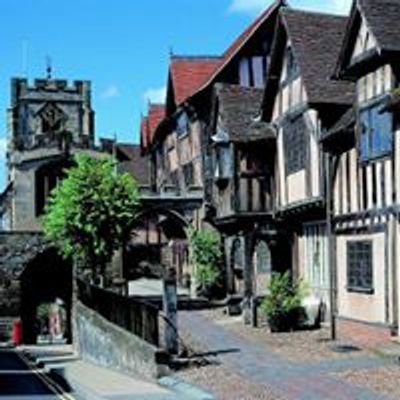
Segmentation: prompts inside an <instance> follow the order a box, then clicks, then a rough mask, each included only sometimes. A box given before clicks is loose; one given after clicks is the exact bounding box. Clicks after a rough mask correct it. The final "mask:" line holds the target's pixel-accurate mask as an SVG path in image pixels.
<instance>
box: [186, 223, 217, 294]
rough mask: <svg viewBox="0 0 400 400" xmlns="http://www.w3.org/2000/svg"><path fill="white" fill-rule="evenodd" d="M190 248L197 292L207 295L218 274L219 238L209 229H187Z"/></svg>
mask: <svg viewBox="0 0 400 400" xmlns="http://www.w3.org/2000/svg"><path fill="white" fill-rule="evenodd" d="M187 235H188V239H189V248H190V260H191V263H192V265H193V267H194V277H195V279H196V282H197V284H198V288H197V289H198V291H199V292H200V293H202V294H205V295H208V294H209V293H210V291H211V289H212V287H213V286H215V285H216V283H217V281H218V278H219V277H220V273H219V270H218V266H219V264H220V262H221V255H222V254H221V237H220V235H219V234H218V232H216V231H213V230H211V229H202V230H195V229H193V228H188V229H187Z"/></svg>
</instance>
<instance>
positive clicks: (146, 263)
mask: <svg viewBox="0 0 400 400" xmlns="http://www.w3.org/2000/svg"><path fill="white" fill-rule="evenodd" d="M189 225H190V223H189V221H187V220H186V218H185V217H184V216H183V215H181V214H180V213H178V212H177V211H175V210H171V209H165V208H148V209H145V210H143V211H142V212H141V213H139V215H138V216H137V217H136V224H135V227H134V232H133V234H132V238H131V240H130V242H129V243H128V245H127V246H126V254H125V257H124V266H125V268H124V269H125V277H126V278H128V280H134V279H136V278H140V277H149V278H160V277H161V275H162V274H163V266H166V265H168V266H171V267H174V268H175V270H176V272H177V280H178V282H179V283H181V284H182V285H183V286H187V285H188V283H189V281H190V279H189V278H188V275H190V267H189V252H188V242H187V234H186V228H187V227H188V226H189Z"/></svg>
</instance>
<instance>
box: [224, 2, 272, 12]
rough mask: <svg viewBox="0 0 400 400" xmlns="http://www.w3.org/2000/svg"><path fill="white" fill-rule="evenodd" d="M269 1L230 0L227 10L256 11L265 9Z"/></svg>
mask: <svg viewBox="0 0 400 400" xmlns="http://www.w3.org/2000/svg"><path fill="white" fill-rule="evenodd" d="M270 3H271V1H270V0H232V2H231V5H230V6H229V11H230V12H246V13H257V12H259V11H261V10H263V9H265V8H266V7H267V6H268V5H269V4H270Z"/></svg>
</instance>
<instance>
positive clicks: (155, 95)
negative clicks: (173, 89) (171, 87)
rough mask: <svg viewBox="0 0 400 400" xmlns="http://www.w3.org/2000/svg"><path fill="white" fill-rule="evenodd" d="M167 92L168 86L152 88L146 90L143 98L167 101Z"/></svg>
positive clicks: (161, 101)
mask: <svg viewBox="0 0 400 400" xmlns="http://www.w3.org/2000/svg"><path fill="white" fill-rule="evenodd" d="M166 93H167V88H166V86H162V87H160V88H150V89H147V90H146V91H145V92H144V95H143V98H144V100H145V101H150V102H151V103H165V96H166Z"/></svg>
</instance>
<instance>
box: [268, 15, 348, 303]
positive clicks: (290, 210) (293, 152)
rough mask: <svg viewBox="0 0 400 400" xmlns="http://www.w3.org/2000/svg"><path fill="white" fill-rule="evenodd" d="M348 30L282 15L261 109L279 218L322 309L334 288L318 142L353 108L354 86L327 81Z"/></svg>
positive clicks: (332, 21) (341, 23) (321, 19)
mask: <svg viewBox="0 0 400 400" xmlns="http://www.w3.org/2000/svg"><path fill="white" fill-rule="evenodd" d="M345 24H346V18H345V17H338V16H332V15H327V14H319V13H310V12H304V11H298V10H293V9H290V8H284V9H281V11H280V16H279V19H278V24H277V30H276V38H275V43H274V47H273V53H272V60H271V71H270V76H269V80H268V81H267V85H266V88H265V94H264V103H263V119H264V120H265V121H268V122H269V123H270V125H271V127H272V128H273V129H274V130H275V132H276V148H275V152H276V154H275V165H274V175H275V182H276V185H275V215H276V219H277V221H279V223H280V224H281V225H282V226H283V227H284V229H285V230H286V231H287V236H288V238H289V240H290V243H291V249H292V250H291V258H292V264H293V268H294V272H295V274H296V275H297V276H300V277H302V278H304V279H305V280H306V282H307V283H308V285H309V286H310V288H311V289H312V292H313V294H314V295H316V296H318V297H319V298H321V299H322V300H323V301H324V303H325V304H328V300H329V288H330V281H329V262H328V261H329V260H328V257H329V256H328V240H327V229H326V212H325V194H326V182H325V172H324V171H325V168H324V167H325V157H324V155H323V153H322V151H321V147H320V144H319V141H320V138H321V135H322V132H323V131H324V129H326V128H327V127H329V126H331V124H332V123H333V122H332V121H334V120H335V118H339V117H340V115H341V114H343V113H344V112H345V111H346V110H347V109H348V108H349V106H350V105H351V102H352V96H353V85H352V84H349V83H346V82H345V83H343V82H334V81H331V80H330V74H331V73H332V71H333V68H334V66H335V62H336V59H337V56H338V54H339V45H340V42H341V40H342V37H343V32H344V29H345ZM266 157H271V155H266Z"/></svg>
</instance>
